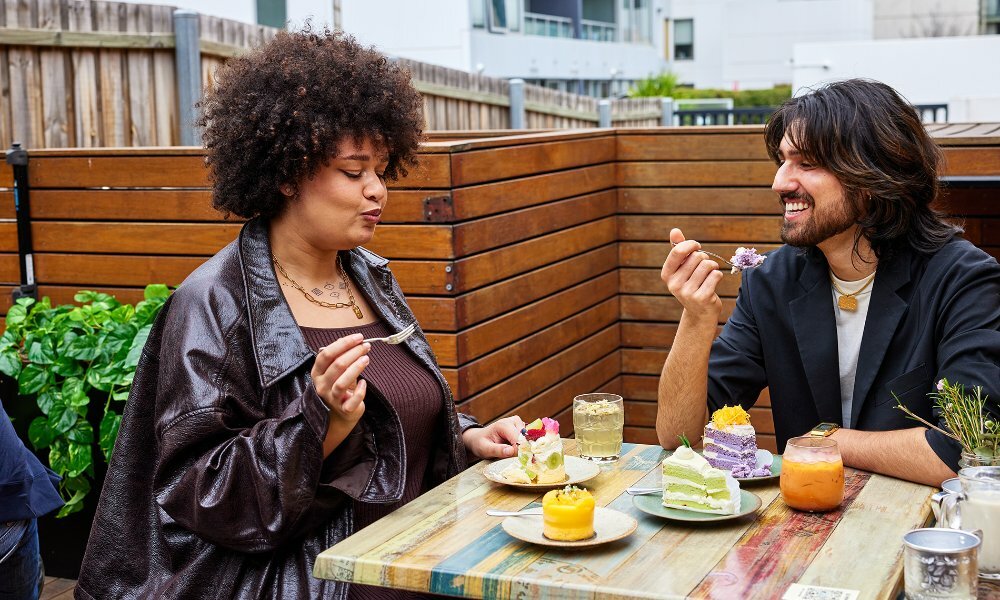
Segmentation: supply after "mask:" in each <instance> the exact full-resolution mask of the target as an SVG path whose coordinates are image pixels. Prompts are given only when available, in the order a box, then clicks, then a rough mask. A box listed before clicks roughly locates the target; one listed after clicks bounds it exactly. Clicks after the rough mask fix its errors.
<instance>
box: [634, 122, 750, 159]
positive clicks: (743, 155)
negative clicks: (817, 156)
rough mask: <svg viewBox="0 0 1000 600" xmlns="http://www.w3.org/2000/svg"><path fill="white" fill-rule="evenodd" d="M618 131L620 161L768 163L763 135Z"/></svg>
mask: <svg viewBox="0 0 1000 600" xmlns="http://www.w3.org/2000/svg"><path fill="white" fill-rule="evenodd" d="M618 131H619V133H618V136H617V137H616V140H617V142H618V154H617V158H618V160H620V161H635V160H768V156H767V148H766V147H765V146H764V135H763V132H760V133H742V132H741V133H719V134H704V133H694V134H690V135H683V134H681V135H631V134H629V132H628V131H627V130H621V129H619V130H618Z"/></svg>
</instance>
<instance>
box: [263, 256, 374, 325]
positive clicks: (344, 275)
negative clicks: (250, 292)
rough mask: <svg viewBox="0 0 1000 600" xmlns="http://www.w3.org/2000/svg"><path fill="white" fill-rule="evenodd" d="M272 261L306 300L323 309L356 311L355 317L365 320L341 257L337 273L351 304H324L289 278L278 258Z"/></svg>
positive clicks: (274, 257) (338, 258)
mask: <svg viewBox="0 0 1000 600" xmlns="http://www.w3.org/2000/svg"><path fill="white" fill-rule="evenodd" d="M271 260H273V261H274V266H275V267H277V269H278V272H279V273H281V276H282V277H284V278H285V279H287V280H288V283H290V284H292V287H293V288H295V289H297V290H298V291H300V292H302V295H303V296H305V297H306V300H308V301H310V302H312V303H313V304H317V305H319V306H322V307H323V308H352V309H354V316H356V317H357V318H359V319H363V318H364V315H363V314H361V308H360V307H359V306H358V305H357V303H356V302H355V301H354V294H352V293H351V283H350V281H349V280H348V279H347V273H345V272H344V267H343V265H341V264H340V257H339V256H338V257H337V271H338V272H340V278H341V279H343V280H344V286H345V287H347V297H348V298H349V299H350V300H351V301H350V302H324V301H322V300H319V299H317V298H316V297H314V296H313V295H312V294H310V293H309V292H307V291H306V290H305V288H303V287H302V286H301V285H299V282H297V281H295V280H294V279H292V278H291V277H289V275H288V271H286V270H285V267H283V266H281V263H280V262H278V257H277V256H274V255H272V256H271Z"/></svg>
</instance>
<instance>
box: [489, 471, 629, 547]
mask: <svg viewBox="0 0 1000 600" xmlns="http://www.w3.org/2000/svg"><path fill="white" fill-rule="evenodd" d="M501 526H502V527H503V530H504V531H506V532H507V534H508V535H510V536H511V537H515V538H517V539H519V540H522V541H525V542H531V543H532V544H541V545H543V546H556V547H568V548H575V547H580V546H595V545H597V544H604V543H606V542H613V541H615V540H620V539H622V538H624V537H626V536H628V535H630V534H631V533H632V532H633V531H635V530H636V528H637V527H638V526H639V523H638V521H636V520H635V519H634V518H632V517H630V516H629V515H626V514H625V513H622V512H619V511H617V510H613V509H610V508H602V507H595V506H594V497H593V496H592V495H591V494H590V492H589V491H587V490H585V489H582V488H578V487H576V486H572V485H567V486H566V487H564V488H562V489H559V490H549V491H548V492H546V494H545V496H544V497H543V498H542V514H540V515H539V514H529V515H526V516H516V517H507V518H506V519H504V521H503V523H502V524H501Z"/></svg>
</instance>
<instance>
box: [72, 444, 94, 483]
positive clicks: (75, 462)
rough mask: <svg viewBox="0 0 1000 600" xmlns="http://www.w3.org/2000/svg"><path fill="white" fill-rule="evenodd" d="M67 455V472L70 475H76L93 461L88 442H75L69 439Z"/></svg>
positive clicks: (82, 471)
mask: <svg viewBox="0 0 1000 600" xmlns="http://www.w3.org/2000/svg"><path fill="white" fill-rule="evenodd" d="M67 455H68V456H69V472H68V473H67V474H68V475H69V476H70V477H78V476H79V475H81V474H82V473H84V472H85V471H86V470H87V469H88V468H89V467H90V465H91V464H92V463H93V462H94V458H93V455H92V454H91V452H90V445H89V444H77V443H73V442H72V441H71V442H70V444H69V450H68V452H67Z"/></svg>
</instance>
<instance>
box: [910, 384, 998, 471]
mask: <svg viewBox="0 0 1000 600" xmlns="http://www.w3.org/2000/svg"><path fill="white" fill-rule="evenodd" d="M928 395H929V396H932V397H933V398H934V404H935V407H936V408H937V409H938V411H940V413H941V418H942V419H943V420H944V423H945V426H946V427H947V431H946V430H945V429H942V428H940V427H938V426H936V425H934V424H933V423H930V422H928V421H927V420H926V419H924V418H923V417H920V416H919V415H917V414H915V413H914V412H913V411H912V410H910V409H909V408H907V407H906V406H905V405H904V404H903V403H902V402H900V400H899V398H898V397H897V396H896V394H895V393H893V394H892V397H893V399H895V400H896V408H898V409H900V410H902V411H903V412H904V413H906V416H908V417H909V418H911V419H914V420H916V421H919V422H920V423H923V424H924V425H926V426H927V427H929V428H931V429H933V430H935V431H937V432H940V433H941V434H943V435H946V436H948V437H950V438H951V439H953V440H955V441H957V442H958V443H959V444H961V445H962V449H963V450H964V451H965V452H969V453H971V454H975V455H977V456H979V457H981V458H993V457H996V456H998V455H1000V426H998V425H997V423H996V422H995V421H993V420H992V419H991V418H990V415H989V412H988V411H986V410H985V407H986V400H987V399H988V398H989V397H988V396H985V397H984V396H983V388H982V387H979V386H976V387H975V388H974V392H973V394H967V393H966V392H965V386H964V385H962V384H961V383H955V384H953V383H949V382H948V380H947V379H942V380H941V381H939V382H938V383H937V390H936V391H934V392H931V393H930V394H928Z"/></svg>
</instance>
